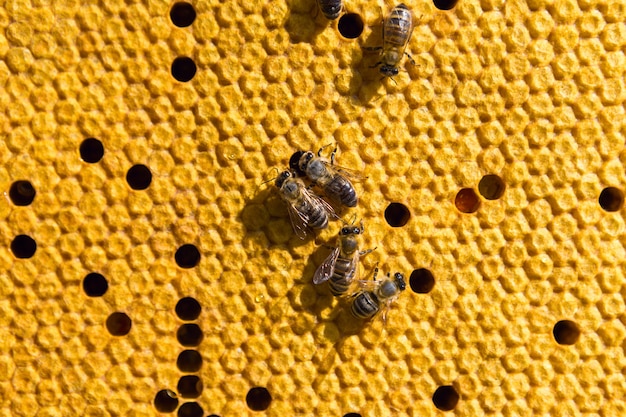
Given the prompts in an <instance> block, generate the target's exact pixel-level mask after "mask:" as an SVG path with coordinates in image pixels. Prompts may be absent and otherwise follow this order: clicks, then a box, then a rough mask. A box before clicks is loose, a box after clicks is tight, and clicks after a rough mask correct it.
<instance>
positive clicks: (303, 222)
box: [287, 204, 309, 239]
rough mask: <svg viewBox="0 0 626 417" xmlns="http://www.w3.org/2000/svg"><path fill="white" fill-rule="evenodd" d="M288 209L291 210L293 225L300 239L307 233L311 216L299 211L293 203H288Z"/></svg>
mask: <svg viewBox="0 0 626 417" xmlns="http://www.w3.org/2000/svg"><path fill="white" fill-rule="evenodd" d="M287 211H288V212H289V220H291V226H292V227H293V231H294V232H295V233H296V236H298V237H299V238H300V239H304V238H305V237H306V235H307V230H308V228H309V227H308V226H307V225H308V224H309V216H308V215H306V214H305V213H302V212H300V211H298V209H296V208H295V207H294V205H293V204H288V205H287Z"/></svg>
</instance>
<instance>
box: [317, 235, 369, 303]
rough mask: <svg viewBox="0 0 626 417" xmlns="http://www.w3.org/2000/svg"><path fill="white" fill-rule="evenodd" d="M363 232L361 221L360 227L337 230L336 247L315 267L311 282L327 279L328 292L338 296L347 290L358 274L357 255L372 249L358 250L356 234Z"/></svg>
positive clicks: (359, 255) (320, 281)
mask: <svg viewBox="0 0 626 417" xmlns="http://www.w3.org/2000/svg"><path fill="white" fill-rule="evenodd" d="M362 233H363V222H361V225H360V227H357V226H345V227H343V228H341V230H340V231H339V239H338V240H339V242H338V244H337V247H336V248H334V249H333V251H332V252H331V253H330V255H328V257H327V258H326V260H324V262H323V263H322V264H321V265H320V266H319V267H318V268H317V270H316V271H315V275H313V283H314V284H321V283H323V282H325V281H328V286H329V287H330V292H331V293H332V294H333V295H334V296H335V297H339V296H342V295H344V294H346V293H347V292H348V290H349V289H350V285H351V284H352V281H353V280H354V279H355V278H356V276H357V274H358V265H359V257H361V256H363V255H366V254H368V253H370V252H372V251H373V250H374V249H376V248H374V249H368V250H365V251H360V250H359V244H358V242H357V236H358V235H360V234H362Z"/></svg>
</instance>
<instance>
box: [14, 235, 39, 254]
mask: <svg viewBox="0 0 626 417" xmlns="http://www.w3.org/2000/svg"><path fill="white" fill-rule="evenodd" d="M36 250H37V242H35V240H34V239H33V238H32V237H30V236H26V235H18V236H15V238H14V239H13V242H11V252H13V255H15V257H16V258H20V259H26V258H30V257H32V256H33V255H34V254H35V251H36Z"/></svg>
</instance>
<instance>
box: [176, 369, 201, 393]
mask: <svg viewBox="0 0 626 417" xmlns="http://www.w3.org/2000/svg"><path fill="white" fill-rule="evenodd" d="M177 389H178V393H179V394H180V395H181V397H185V398H196V397H197V396H199V395H200V394H201V393H202V380H201V379H200V378H198V377H197V376H196V375H185V376H182V377H181V378H180V379H179V380H178V386H177Z"/></svg>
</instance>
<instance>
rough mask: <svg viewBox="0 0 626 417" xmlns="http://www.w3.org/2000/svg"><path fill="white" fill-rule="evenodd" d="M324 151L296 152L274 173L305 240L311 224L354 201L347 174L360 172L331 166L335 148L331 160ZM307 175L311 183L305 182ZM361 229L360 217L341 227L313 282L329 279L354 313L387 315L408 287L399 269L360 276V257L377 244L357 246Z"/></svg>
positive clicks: (366, 316) (325, 221) (322, 221)
mask: <svg viewBox="0 0 626 417" xmlns="http://www.w3.org/2000/svg"><path fill="white" fill-rule="evenodd" d="M323 150H324V148H321V149H320V150H319V151H318V152H317V156H316V155H315V154H314V153H313V152H310V151H306V152H305V151H297V152H295V153H294V154H293V155H292V157H291V159H290V161H289V168H290V169H287V170H285V171H283V172H282V173H280V174H279V175H278V177H277V178H276V182H275V184H276V187H277V188H278V190H279V194H280V197H281V198H282V199H283V200H284V201H285V202H286V203H287V210H288V212H289V218H290V220H291V224H292V226H293V230H294V232H295V234H296V235H297V236H298V237H299V238H300V239H304V238H305V237H306V235H307V233H308V232H310V230H311V229H324V228H326V227H327V226H328V222H329V219H331V218H339V217H338V216H337V214H336V213H337V210H340V209H341V208H342V207H355V206H356V205H357V203H358V198H357V194H356V190H355V189H354V186H353V184H352V182H351V181H350V178H353V179H355V178H356V179H358V178H360V177H359V176H358V175H357V174H355V173H353V172H350V171H349V170H347V169H345V168H339V167H337V166H336V165H335V153H336V151H337V149H336V148H335V150H333V152H332V153H331V155H330V160H328V159H326V158H323V157H322V151H323ZM305 179H306V180H308V181H309V182H310V185H308V186H307V185H306V184H305V182H304V180H305ZM313 187H317V188H318V189H320V190H321V191H322V192H323V194H324V196H325V197H326V199H328V200H329V201H330V202H328V201H326V200H325V199H324V198H322V197H320V196H319V195H317V194H315V193H314V192H313V191H311V190H312V189H313ZM335 207H337V210H336V209H335ZM363 231H364V228H363V222H361V224H360V226H355V225H346V226H344V227H343V228H342V229H341V230H340V232H339V237H338V242H337V246H336V247H335V248H333V250H332V252H331V253H330V255H328V257H327V258H326V259H325V260H324V262H323V263H322V264H321V265H320V266H319V267H318V268H317V270H316V271H315V274H314V276H313V283H314V284H322V283H324V282H326V281H328V285H329V288H330V292H331V293H332V294H333V295H334V296H336V297H346V298H347V299H348V300H349V302H350V306H351V308H350V310H351V312H352V314H353V315H354V316H355V317H356V318H360V319H370V318H372V317H374V316H376V315H377V314H378V313H380V312H381V311H382V312H383V320H385V319H386V313H387V310H388V308H389V306H390V305H391V303H392V302H393V301H394V300H395V299H396V298H397V296H398V295H399V294H400V293H401V292H402V291H404V290H405V289H406V282H405V280H404V276H403V275H402V274H401V273H399V272H398V273H395V274H394V276H393V278H391V277H390V276H389V275H388V276H387V278H386V279H384V280H381V281H377V280H376V277H377V275H378V268H376V269H375V270H374V275H373V280H359V279H358V265H359V258H360V257H361V256H363V255H366V254H368V253H370V252H372V251H373V250H374V249H375V248H374V249H368V250H364V251H363V250H359V243H358V236H359V235H361V234H362V233H363ZM353 285H356V286H357V287H358V289H357V290H356V291H353V290H352V289H353Z"/></svg>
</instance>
